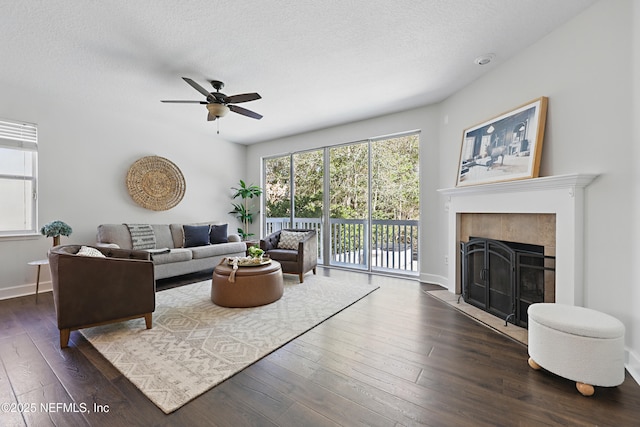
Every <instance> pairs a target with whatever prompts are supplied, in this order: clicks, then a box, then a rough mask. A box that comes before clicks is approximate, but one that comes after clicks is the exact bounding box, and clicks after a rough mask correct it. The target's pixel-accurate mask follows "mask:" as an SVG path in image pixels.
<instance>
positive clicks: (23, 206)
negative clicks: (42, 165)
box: [0, 120, 38, 236]
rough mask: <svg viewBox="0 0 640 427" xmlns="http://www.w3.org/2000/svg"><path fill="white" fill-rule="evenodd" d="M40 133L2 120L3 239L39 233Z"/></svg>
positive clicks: (0, 219)
mask: <svg viewBox="0 0 640 427" xmlns="http://www.w3.org/2000/svg"><path fill="white" fill-rule="evenodd" d="M37 160H38V132H37V127H36V125H34V124H30V123H19V122H13V121H9V120H0V199H2V203H0V236H8V235H21V234H33V233H36V232H37V230H36V223H37V219H36V214H37V204H36V200H37V169H38V163H37Z"/></svg>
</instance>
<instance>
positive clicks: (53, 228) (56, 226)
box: [40, 221, 73, 246]
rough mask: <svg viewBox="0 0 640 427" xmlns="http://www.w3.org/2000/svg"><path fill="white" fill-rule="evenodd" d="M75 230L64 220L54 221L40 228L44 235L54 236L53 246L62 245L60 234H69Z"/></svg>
mask: <svg viewBox="0 0 640 427" xmlns="http://www.w3.org/2000/svg"><path fill="white" fill-rule="evenodd" d="M72 231H73V230H72V229H71V227H69V226H68V225H67V224H65V223H64V222H62V221H52V222H50V223H48V224H45V225H43V226H42V228H41V229H40V233H41V234H42V235H43V236H47V237H53V246H58V245H60V236H69V235H71V232H72Z"/></svg>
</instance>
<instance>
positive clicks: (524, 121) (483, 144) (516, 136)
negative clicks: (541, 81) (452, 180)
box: [456, 97, 548, 187]
mask: <svg viewBox="0 0 640 427" xmlns="http://www.w3.org/2000/svg"><path fill="white" fill-rule="evenodd" d="M547 101H548V99H547V98H546V97H541V98H538V99H535V100H533V101H531V102H529V103H527V104H525V105H522V106H520V107H518V108H516V109H514V110H512V111H509V112H507V113H504V114H502V115H500V116H497V117H494V118H492V119H490V120H488V121H486V122H484V123H480V124H479V125H476V126H473V127H471V128H469V129H466V130H465V131H464V133H463V135H462V147H461V149H460V162H459V164H458V178H457V181H456V186H457V187H464V186H469V185H477V184H488V183H491V182H500V181H512V180H517V179H527V178H537V177H538V173H539V171H540V157H541V155H542V142H543V139H544V128H545V122H546V117H547Z"/></svg>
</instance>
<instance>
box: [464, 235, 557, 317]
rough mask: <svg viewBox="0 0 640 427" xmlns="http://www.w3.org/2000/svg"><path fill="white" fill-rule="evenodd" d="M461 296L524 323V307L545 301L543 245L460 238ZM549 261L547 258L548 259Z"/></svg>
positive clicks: (502, 315)
mask: <svg viewBox="0 0 640 427" xmlns="http://www.w3.org/2000/svg"><path fill="white" fill-rule="evenodd" d="M460 250H461V257H460V259H461V261H462V266H461V267H462V269H461V279H462V297H463V298H464V300H465V301H466V302H467V303H469V304H472V305H474V306H476V307H478V308H480V309H482V310H484V311H487V312H489V313H491V314H493V315H495V316H498V317H500V318H502V319H504V320H505V325H506V323H507V322H511V323H513V324H516V325H518V326H522V327H525V328H526V327H527V323H528V322H527V321H528V319H527V308H529V306H530V305H531V304H534V303H538V302H544V295H545V294H544V282H545V280H544V277H545V270H551V271H553V270H554V269H553V268H552V267H546V266H545V259H546V260H547V261H555V258H554V257H550V256H547V257H545V255H544V246H539V245H531V244H527V243H518V242H508V241H504V240H493V239H487V238H482V237H471V238H469V241H468V242H460ZM547 264H549V262H547Z"/></svg>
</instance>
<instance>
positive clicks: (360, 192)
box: [264, 133, 420, 274]
mask: <svg viewBox="0 0 640 427" xmlns="http://www.w3.org/2000/svg"><path fill="white" fill-rule="evenodd" d="M418 150H419V143H418V134H416V133H412V134H407V135H402V136H397V137H392V138H384V139H377V140H368V141H362V142H357V143H351V144H345V145H339V146H332V147H326V148H323V149H320V150H313V151H304V152H298V153H293V154H290V155H286V156H281V157H274V158H269V159H265V160H264V170H265V176H264V184H265V185H264V186H265V193H264V198H265V223H264V227H265V228H264V230H265V233H264V234H268V233H270V232H272V231H274V230H278V229H282V228H305V229H310V228H313V229H315V230H316V231H317V236H318V259H319V263H321V264H324V265H331V266H340V267H347V268H355V269H359V270H367V271H387V272H400V273H405V274H417V272H418V220H419V194H420V191H419V179H418V175H419V174H418V154H419V153H418Z"/></svg>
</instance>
